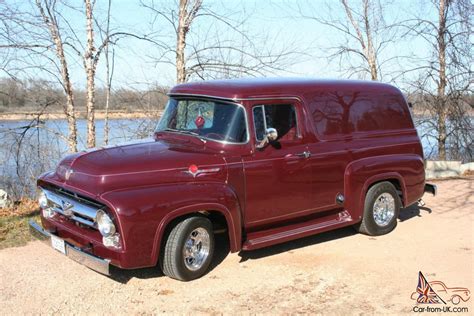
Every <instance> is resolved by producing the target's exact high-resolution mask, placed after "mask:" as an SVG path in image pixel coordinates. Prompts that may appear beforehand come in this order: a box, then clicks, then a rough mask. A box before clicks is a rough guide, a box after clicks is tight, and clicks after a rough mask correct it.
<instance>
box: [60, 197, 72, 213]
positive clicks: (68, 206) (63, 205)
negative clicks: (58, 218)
mask: <svg viewBox="0 0 474 316" xmlns="http://www.w3.org/2000/svg"><path fill="white" fill-rule="evenodd" d="M73 207H74V205H72V204H71V203H69V202H68V201H64V200H61V208H62V210H63V213H64V215H66V216H68V217H71V216H73V215H74V213H73V212H72V208H73Z"/></svg>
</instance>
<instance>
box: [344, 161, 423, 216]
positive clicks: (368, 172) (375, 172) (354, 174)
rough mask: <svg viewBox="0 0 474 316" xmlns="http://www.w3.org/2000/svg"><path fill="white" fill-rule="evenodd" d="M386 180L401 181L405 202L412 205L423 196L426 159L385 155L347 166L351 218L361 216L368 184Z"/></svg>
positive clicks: (347, 203) (347, 194)
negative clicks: (424, 161) (424, 162)
mask: <svg viewBox="0 0 474 316" xmlns="http://www.w3.org/2000/svg"><path fill="white" fill-rule="evenodd" d="M384 180H396V181H398V183H399V184H400V187H401V190H402V195H403V205H404V206H409V205H411V204H412V203H414V202H416V201H417V200H418V199H419V198H421V196H422V195H423V190H424V185H425V170H424V164H423V159H422V158H421V157H420V156H419V155H415V154H400V155H384V156H376V157H369V158H364V159H360V160H355V161H353V162H351V163H350V164H349V165H347V167H346V170H345V173H344V195H345V197H346V199H345V203H344V206H345V208H346V210H347V211H349V213H350V214H351V216H352V218H354V219H356V220H357V219H361V218H362V214H363V210H364V201H365V194H366V193H367V191H368V189H369V187H370V186H371V185H372V184H374V183H376V182H380V181H384Z"/></svg>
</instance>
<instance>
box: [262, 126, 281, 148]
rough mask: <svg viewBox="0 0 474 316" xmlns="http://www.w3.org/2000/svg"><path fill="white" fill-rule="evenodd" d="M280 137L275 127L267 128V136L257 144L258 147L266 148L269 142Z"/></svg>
mask: <svg viewBox="0 0 474 316" xmlns="http://www.w3.org/2000/svg"><path fill="white" fill-rule="evenodd" d="M277 138H278V132H277V130H276V129H274V128H273V127H269V128H267V129H266V130H265V137H264V138H263V140H262V141H261V142H260V143H259V144H257V148H258V149H262V148H264V147H265V146H266V145H267V144H269V143H271V142H274V141H276V140H277Z"/></svg>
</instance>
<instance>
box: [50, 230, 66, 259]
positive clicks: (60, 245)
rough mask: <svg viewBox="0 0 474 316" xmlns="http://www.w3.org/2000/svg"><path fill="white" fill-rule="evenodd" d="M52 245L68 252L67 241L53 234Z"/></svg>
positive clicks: (58, 249)
mask: <svg viewBox="0 0 474 316" xmlns="http://www.w3.org/2000/svg"><path fill="white" fill-rule="evenodd" d="M51 246H52V247H53V248H54V249H56V250H57V251H59V252H60V253H62V254H64V255H65V254H66V243H65V242H64V240H62V239H61V238H59V237H56V236H54V235H51Z"/></svg>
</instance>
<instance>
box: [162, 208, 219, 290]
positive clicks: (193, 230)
mask: <svg viewBox="0 0 474 316" xmlns="http://www.w3.org/2000/svg"><path fill="white" fill-rule="evenodd" d="M213 255H214V234H213V229H212V223H211V221H209V219H207V218H205V217H199V216H194V217H189V218H187V219H185V220H183V221H182V222H179V223H178V224H176V226H174V227H173V229H172V230H171V232H170V233H169V235H168V238H167V240H166V243H165V245H164V249H163V252H162V258H161V263H162V270H163V273H164V274H165V275H167V276H169V277H170V278H173V279H177V280H181V281H190V280H194V279H197V278H199V277H201V276H203V275H204V274H205V273H206V272H207V269H208V268H209V265H210V263H211V261H212V257H213Z"/></svg>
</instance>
